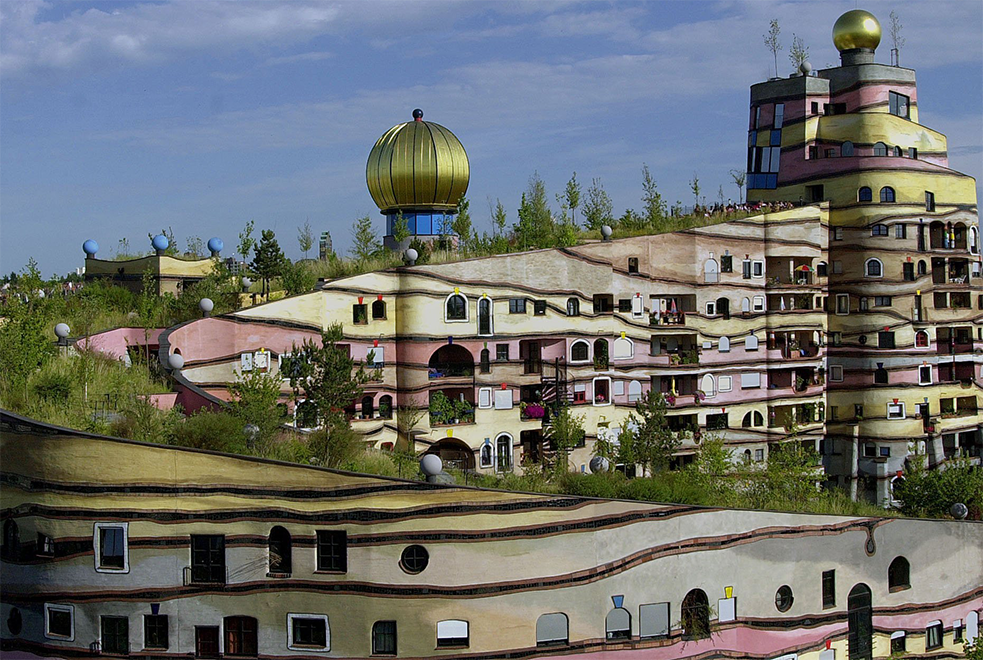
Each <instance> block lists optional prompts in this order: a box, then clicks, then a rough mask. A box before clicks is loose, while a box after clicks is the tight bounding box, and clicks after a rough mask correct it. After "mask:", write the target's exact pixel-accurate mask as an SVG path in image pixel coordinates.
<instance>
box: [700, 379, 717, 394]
mask: <svg viewBox="0 0 983 660" xmlns="http://www.w3.org/2000/svg"><path fill="white" fill-rule="evenodd" d="M700 389H701V390H703V394H705V395H706V396H707V397H712V396H716V394H717V382H716V381H715V380H714V379H713V376H712V375H710V374H704V375H703V378H702V379H700Z"/></svg>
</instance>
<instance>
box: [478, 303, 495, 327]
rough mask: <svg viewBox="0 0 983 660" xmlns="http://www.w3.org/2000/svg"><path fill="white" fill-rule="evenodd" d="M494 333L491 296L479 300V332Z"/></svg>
mask: <svg viewBox="0 0 983 660" xmlns="http://www.w3.org/2000/svg"><path fill="white" fill-rule="evenodd" d="M491 333H492V301H491V299H490V298H481V299H480V300H479V301H478V334H479V335H490V334H491Z"/></svg>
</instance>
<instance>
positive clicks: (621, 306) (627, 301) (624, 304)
mask: <svg viewBox="0 0 983 660" xmlns="http://www.w3.org/2000/svg"><path fill="white" fill-rule="evenodd" d="M618 311H619V312H621V313H623V314H629V313H631V298H619V299H618Z"/></svg>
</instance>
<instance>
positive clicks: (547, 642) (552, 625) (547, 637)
mask: <svg viewBox="0 0 983 660" xmlns="http://www.w3.org/2000/svg"><path fill="white" fill-rule="evenodd" d="M567 626H568V622H567V615H566V614H564V613H563V612H555V613H553V614H544V615H542V616H541V617H539V619H538V620H537V621H536V646H563V645H565V644H566V643H567V640H568V639H569V637H570V633H569V632H568V627H567Z"/></svg>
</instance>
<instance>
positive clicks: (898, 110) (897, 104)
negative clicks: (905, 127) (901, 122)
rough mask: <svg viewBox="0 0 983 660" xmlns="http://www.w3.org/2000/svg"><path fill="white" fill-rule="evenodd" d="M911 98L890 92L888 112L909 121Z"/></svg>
mask: <svg viewBox="0 0 983 660" xmlns="http://www.w3.org/2000/svg"><path fill="white" fill-rule="evenodd" d="M909 103H910V99H909V97H907V96H905V95H904V94H898V93H897V92H888V111H889V112H890V113H891V114H892V115H894V116H896V117H902V118H904V119H908V106H909Z"/></svg>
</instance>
